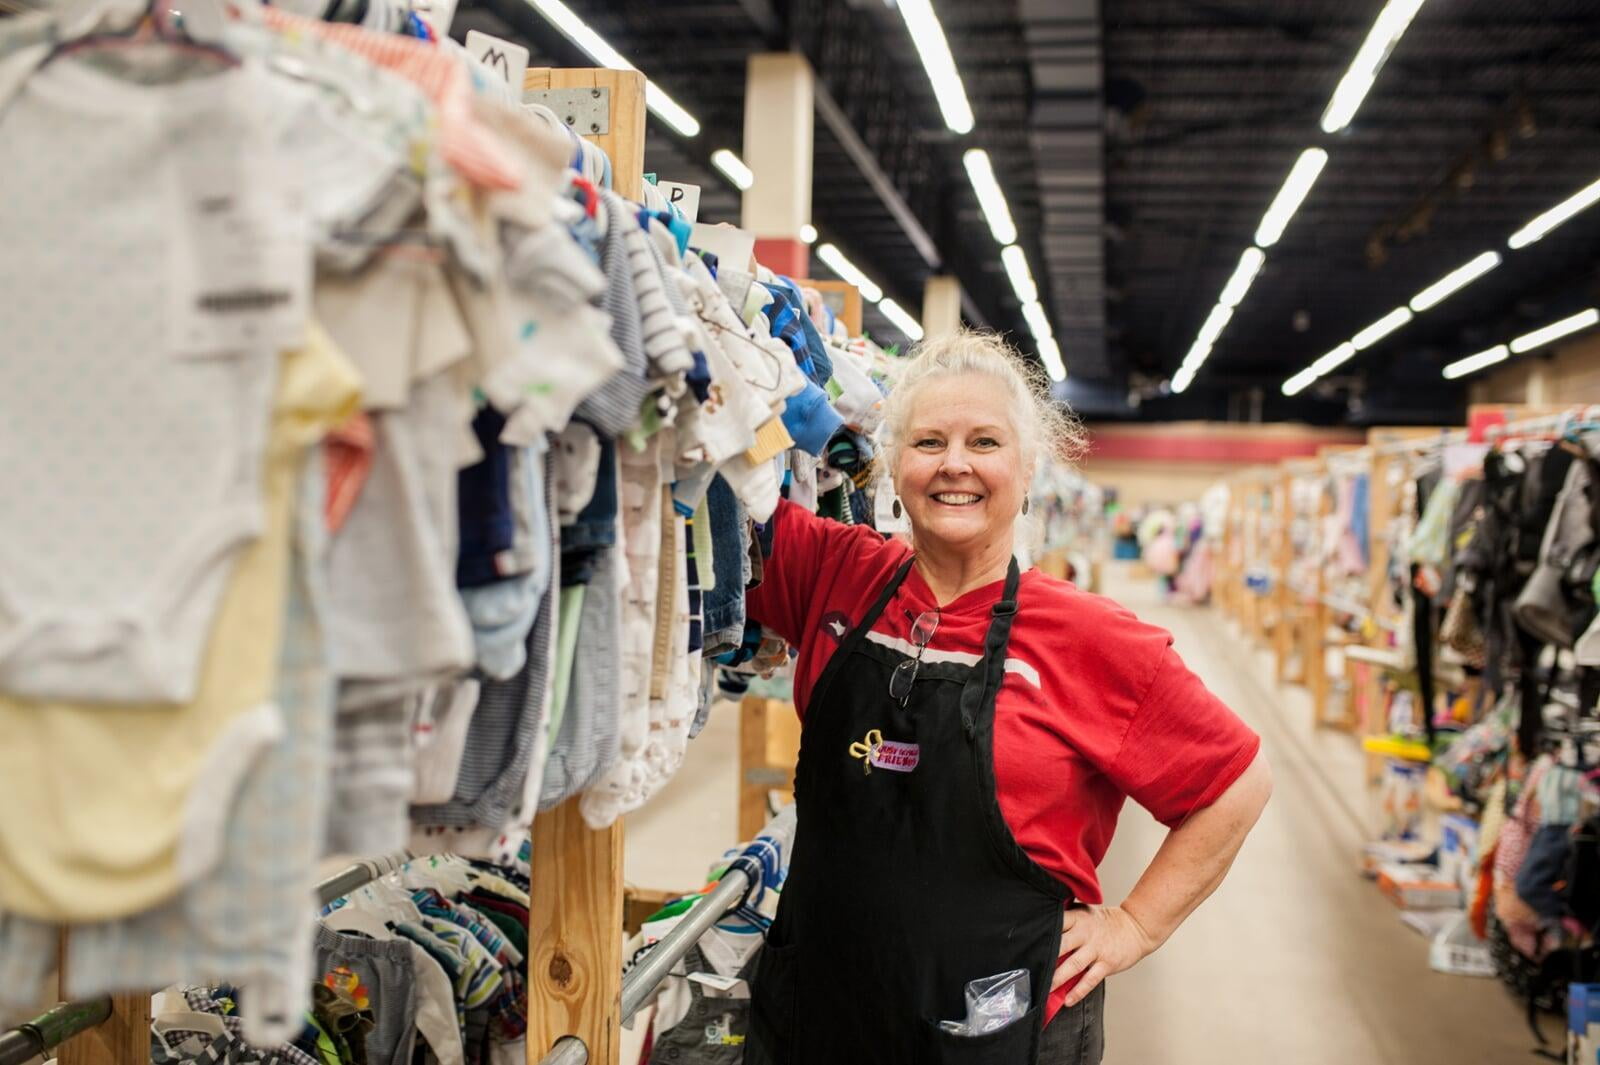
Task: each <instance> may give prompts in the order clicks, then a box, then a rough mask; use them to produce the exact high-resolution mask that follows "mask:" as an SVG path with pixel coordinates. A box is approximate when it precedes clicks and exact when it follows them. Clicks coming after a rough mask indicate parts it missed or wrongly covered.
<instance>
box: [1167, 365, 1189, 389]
mask: <svg viewBox="0 0 1600 1065" xmlns="http://www.w3.org/2000/svg"><path fill="white" fill-rule="evenodd" d="M1193 383H1194V370H1193V369H1192V368H1191V367H1189V366H1188V365H1187V364H1185V365H1183V366H1180V367H1178V372H1177V373H1175V374H1173V375H1172V391H1173V392H1174V393H1181V392H1183V391H1184V390H1185V389H1187V388H1188V387H1189V386H1190V385H1191V384H1193Z"/></svg>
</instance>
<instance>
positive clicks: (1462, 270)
mask: <svg viewBox="0 0 1600 1065" xmlns="http://www.w3.org/2000/svg"><path fill="white" fill-rule="evenodd" d="M1596 203H1600V181H1596V182H1594V183H1593V184H1590V185H1588V186H1585V187H1584V188H1583V189H1580V190H1579V191H1578V192H1576V193H1573V194H1572V195H1571V196H1569V197H1567V198H1566V199H1565V200H1562V201H1561V202H1560V203H1558V204H1556V205H1555V206H1554V207H1552V208H1550V209H1549V210H1548V211H1545V212H1544V213H1543V214H1541V215H1539V216H1538V217H1537V218H1535V219H1533V221H1531V222H1529V223H1528V224H1527V225H1525V226H1523V227H1522V228H1521V229H1519V230H1517V231H1516V232H1515V233H1513V234H1511V236H1510V237H1509V238H1508V239H1507V240H1506V246H1507V247H1509V248H1512V249H1513V250H1515V249H1520V248H1526V247H1527V246H1528V245H1530V244H1533V243H1536V242H1537V241H1539V240H1541V239H1543V238H1544V236H1545V235H1546V234H1548V233H1549V232H1550V231H1551V230H1553V229H1555V228H1556V227H1557V226H1559V225H1561V224H1562V223H1563V222H1566V221H1568V220H1569V219H1571V218H1574V217H1576V216H1577V215H1578V214H1579V213H1580V212H1582V211H1583V210H1584V209H1585V208H1587V207H1592V206H1593V205H1594V204H1596ZM1504 261H1505V260H1504V258H1503V257H1502V256H1501V255H1500V253H1499V252H1497V251H1486V252H1484V253H1483V254H1482V255H1479V256H1477V257H1476V258H1474V259H1472V260H1471V261H1469V262H1467V263H1464V264H1462V265H1461V266H1458V267H1457V268H1456V269H1454V270H1452V271H1450V272H1449V273H1448V274H1446V275H1444V276H1443V277H1441V278H1440V279H1439V280H1437V281H1435V282H1434V283H1433V284H1431V285H1429V286H1428V287H1427V288H1425V289H1423V290H1422V291H1421V292H1419V293H1417V294H1416V295H1415V296H1412V297H1411V299H1410V301H1409V302H1408V303H1407V304H1406V305H1405V306H1404V307H1396V308H1395V309H1394V310H1392V311H1390V312H1389V313H1388V314H1386V315H1384V316H1383V317H1382V318H1380V319H1378V320H1377V321H1376V322H1373V323H1372V324H1371V325H1369V326H1367V327H1366V328H1365V329H1363V330H1361V332H1359V333H1357V334H1356V335H1355V336H1353V337H1351V338H1350V340H1349V341H1347V342H1346V343H1344V344H1341V345H1339V346H1338V347H1337V348H1334V349H1333V351H1330V352H1328V354H1326V355H1324V356H1322V357H1321V358H1319V359H1318V360H1317V361H1316V362H1313V363H1312V364H1311V365H1310V366H1307V367H1306V368H1305V369H1304V370H1301V371H1300V372H1299V373H1297V374H1295V375H1294V376H1293V377H1291V378H1289V379H1288V380H1287V381H1285V382H1284V383H1283V387H1282V390H1283V394H1284V395H1286V396H1293V395H1295V394H1297V393H1299V392H1303V391H1304V390H1305V389H1306V388H1308V387H1310V385H1311V384H1312V383H1313V382H1315V381H1316V380H1318V379H1319V378H1321V377H1324V376H1326V375H1327V374H1329V373H1331V372H1332V371H1333V370H1335V369H1337V368H1338V367H1340V366H1342V365H1344V364H1345V363H1346V362H1348V361H1349V360H1350V359H1351V358H1352V357H1353V356H1354V355H1355V354H1356V352H1358V351H1363V350H1365V349H1366V348H1369V347H1371V346H1372V345H1373V344H1376V343H1377V342H1378V341H1379V340H1381V339H1383V338H1384V337H1386V336H1388V335H1389V334H1390V333H1392V332H1394V331H1395V330H1396V329H1399V328H1400V327H1401V326H1403V325H1406V324H1407V323H1409V322H1410V321H1411V320H1412V319H1413V318H1415V317H1416V315H1418V314H1420V313H1422V312H1423V311H1426V310H1428V309H1430V308H1432V307H1437V306H1438V305H1439V304H1440V303H1443V302H1444V301H1445V300H1446V299H1448V298H1449V297H1450V296H1453V295H1455V294H1456V293H1457V292H1460V291H1461V290H1462V289H1464V288H1466V287H1467V286H1468V285H1470V284H1472V283H1473V282H1474V281H1476V280H1477V279H1478V278H1480V277H1482V276H1483V275H1485V274H1487V273H1488V272H1489V271H1491V270H1493V269H1494V268H1495V267H1497V266H1499V265H1500V264H1501V263H1502V262H1504ZM1576 317H1581V315H1580V316H1576ZM1571 320H1572V319H1567V320H1565V321H1571ZM1561 324H1564V323H1563V322H1558V323H1556V325H1561ZM1547 328H1551V329H1553V328H1555V326H1549V327H1547ZM1584 328H1587V325H1586V324H1583V325H1578V326H1576V327H1575V329H1574V330H1569V332H1572V331H1575V330H1576V329H1584ZM1555 335H1556V336H1565V335H1566V334H1565V333H1558V334H1555ZM1536 336H1538V331H1535V332H1534V333H1530V334H1528V336H1527V337H1519V338H1517V340H1514V341H1512V342H1511V344H1510V345H1504V344H1502V345H1500V346H1499V347H1494V348H1490V349H1489V350H1488V351H1480V352H1478V354H1476V355H1469V356H1467V357H1466V358H1464V359H1460V360H1458V361H1456V362H1453V363H1451V364H1450V365H1449V366H1446V367H1445V369H1444V375H1445V377H1447V378H1451V379H1452V380H1453V379H1455V378H1457V377H1464V376H1465V375H1467V374H1469V373H1475V372H1476V371H1478V370H1481V369H1483V368H1485V367H1487V366H1493V365H1494V364H1495V363H1497V362H1503V361H1504V360H1505V359H1507V358H1509V357H1510V356H1511V355H1520V354H1521V353H1522V350H1526V349H1520V350H1519V349H1518V347H1517V345H1518V344H1519V343H1522V342H1524V341H1527V340H1528V338H1529V337H1536ZM1552 339H1553V338H1552ZM1547 342H1548V341H1546V340H1543V339H1540V340H1538V341H1537V342H1536V343H1533V344H1532V345H1530V346H1532V347H1537V346H1538V345H1539V344H1542V343H1547ZM1502 349H1504V350H1502ZM1497 353H1498V357H1495V356H1496V355H1497ZM1336 356H1342V357H1336Z"/></svg>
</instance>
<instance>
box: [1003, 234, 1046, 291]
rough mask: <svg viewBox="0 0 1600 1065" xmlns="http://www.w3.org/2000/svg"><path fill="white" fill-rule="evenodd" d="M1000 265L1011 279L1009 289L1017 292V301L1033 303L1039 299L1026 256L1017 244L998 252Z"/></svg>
mask: <svg viewBox="0 0 1600 1065" xmlns="http://www.w3.org/2000/svg"><path fill="white" fill-rule="evenodd" d="M1000 265H1002V266H1004V267H1005V268H1006V276H1007V277H1009V278H1010V279H1011V291H1013V292H1015V293H1016V294H1017V302H1018V303H1024V304H1026V303H1035V302H1037V301H1038V299H1039V286H1038V285H1036V284H1035V283H1034V280H1033V271H1032V270H1030V269H1028V256H1027V255H1026V254H1025V253H1024V252H1023V250H1022V247H1021V246H1020V245H1017V244H1013V245H1011V246H1010V247H1009V248H1006V249H1004V250H1003V251H1001V252H1000Z"/></svg>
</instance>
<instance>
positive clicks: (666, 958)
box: [539, 843, 762, 1065]
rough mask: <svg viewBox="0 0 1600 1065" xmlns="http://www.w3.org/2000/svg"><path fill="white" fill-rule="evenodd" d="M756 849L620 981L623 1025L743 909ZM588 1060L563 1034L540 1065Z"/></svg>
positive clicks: (752, 884) (754, 873) (757, 882)
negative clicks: (705, 937)
mask: <svg viewBox="0 0 1600 1065" xmlns="http://www.w3.org/2000/svg"><path fill="white" fill-rule="evenodd" d="M760 846H761V845H760V844H759V843H757V844H754V845H752V847H751V848H749V849H747V850H746V851H745V853H744V854H741V855H740V856H739V857H738V858H736V859H735V860H734V863H733V864H732V865H731V866H729V867H728V870H727V872H725V873H723V874H722V877H721V878H720V879H719V880H718V881H717V886H716V887H715V888H713V889H712V890H711V891H710V892H708V893H707V894H706V895H705V896H704V897H702V898H701V899H700V901H699V902H696V903H695V904H694V906H693V907H692V908H690V910H689V912H688V913H686V914H685V915H684V916H683V918H682V920H680V921H679V922H678V923H677V924H676V925H675V926H673V929H672V931H670V932H668V933H667V934H666V935H665V936H663V937H662V938H661V940H660V942H658V943H657V944H656V945H655V946H654V947H652V948H651V949H650V953H648V954H646V955H645V956H644V960H643V961H641V962H640V963H639V964H638V965H636V966H634V968H633V969H632V970H631V971H630V972H629V973H628V975H627V976H626V977H624V978H623V981H622V1021H623V1022H626V1021H628V1020H630V1019H631V1018H632V1017H633V1015H634V1014H635V1013H637V1012H639V1009H640V1008H641V1007H642V1006H643V1005H644V1004H645V1003H646V1002H647V1001H649V999H650V996H651V995H652V994H653V993H654V992H655V989H656V988H657V987H658V986H659V985H660V984H661V981H662V980H665V979H666V977H667V974H668V973H670V972H671V971H672V967H673V966H675V965H677V964H678V962H680V961H682V960H683V957H684V955H686V954H688V953H689V950H690V948H692V947H693V946H694V945H695V944H696V943H698V942H700V937H701V936H703V935H705V934H706V933H707V932H708V931H710V930H711V927H712V926H713V925H715V924H716V923H717V922H718V921H720V920H722V918H724V917H726V916H727V915H728V914H729V913H730V912H732V911H734V910H736V909H738V908H739V907H740V906H742V905H744V903H745V901H746V900H747V899H748V898H749V896H750V893H751V892H752V891H753V890H755V889H756V888H758V887H760V886H761V884H762V879H761V861H760V859H759V858H758V857H756V856H755V854H754V853H753V852H755V851H756V850H757V848H758V847H760ZM589 1060H590V1058H589V1050H588V1048H587V1047H586V1046H585V1045H584V1043H583V1041H582V1040H581V1039H577V1038H574V1037H572V1036H567V1037H565V1038H563V1039H560V1040H558V1041H557V1042H556V1045H555V1046H554V1047H552V1048H551V1050H550V1053H548V1054H546V1055H545V1056H544V1058H543V1059H542V1060H541V1061H540V1063H539V1065H587V1063H588V1062H589Z"/></svg>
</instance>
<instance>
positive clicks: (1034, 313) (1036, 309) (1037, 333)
mask: <svg viewBox="0 0 1600 1065" xmlns="http://www.w3.org/2000/svg"><path fill="white" fill-rule="evenodd" d="M1022 318H1023V320H1024V321H1026V322H1027V323H1028V331H1029V332H1031V333H1032V334H1033V338H1034V339H1035V340H1045V339H1047V338H1049V337H1053V336H1055V330H1054V329H1052V328H1051V327H1050V316H1049V315H1048V314H1046V313H1045V310H1044V304H1042V303H1040V302H1039V301H1038V300H1033V301H1032V302H1031V303H1024V304H1023V305H1022Z"/></svg>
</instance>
